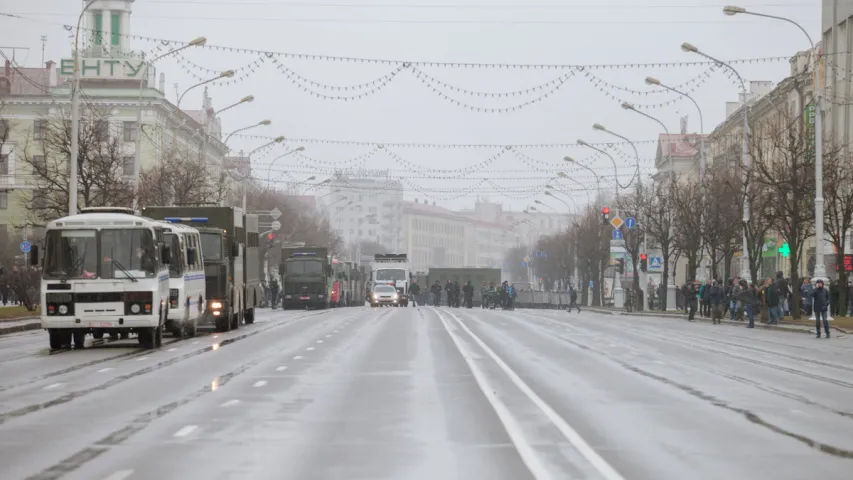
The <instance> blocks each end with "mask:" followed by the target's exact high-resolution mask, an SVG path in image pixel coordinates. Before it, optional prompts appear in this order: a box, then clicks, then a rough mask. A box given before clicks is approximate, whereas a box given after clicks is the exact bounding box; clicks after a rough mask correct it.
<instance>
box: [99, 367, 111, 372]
mask: <svg viewBox="0 0 853 480" xmlns="http://www.w3.org/2000/svg"><path fill="white" fill-rule="evenodd" d="M112 369H113V367H107V368H102V369H100V370H98V373H104V372H109V371H110V370H112Z"/></svg>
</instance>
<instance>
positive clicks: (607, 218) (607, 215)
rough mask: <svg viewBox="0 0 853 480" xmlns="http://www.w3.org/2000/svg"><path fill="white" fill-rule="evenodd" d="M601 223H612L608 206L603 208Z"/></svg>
mask: <svg viewBox="0 0 853 480" xmlns="http://www.w3.org/2000/svg"><path fill="white" fill-rule="evenodd" d="M601 223H602V224H603V225H610V209H609V208H608V207H604V208H602V209H601Z"/></svg>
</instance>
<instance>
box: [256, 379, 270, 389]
mask: <svg viewBox="0 0 853 480" xmlns="http://www.w3.org/2000/svg"><path fill="white" fill-rule="evenodd" d="M266 384H267V381H266V380H258V381H257V382H255V384H254V385H253V387H255V388H258V387H263V386H264V385H266Z"/></svg>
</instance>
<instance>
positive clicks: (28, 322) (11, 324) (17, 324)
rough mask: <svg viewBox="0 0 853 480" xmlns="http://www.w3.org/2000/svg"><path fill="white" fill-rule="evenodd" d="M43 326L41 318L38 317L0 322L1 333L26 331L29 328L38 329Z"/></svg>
mask: <svg viewBox="0 0 853 480" xmlns="http://www.w3.org/2000/svg"><path fill="white" fill-rule="evenodd" d="M40 328H41V320H39V318H38V317H32V318H18V319H15V320H6V321H2V322H0V335H6V334H7V333H17V332H25V331H27V330H38V329H40Z"/></svg>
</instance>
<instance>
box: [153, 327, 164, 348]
mask: <svg viewBox="0 0 853 480" xmlns="http://www.w3.org/2000/svg"><path fill="white" fill-rule="evenodd" d="M162 346H163V325H160V326H159V327H154V348H160V347H162Z"/></svg>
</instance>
